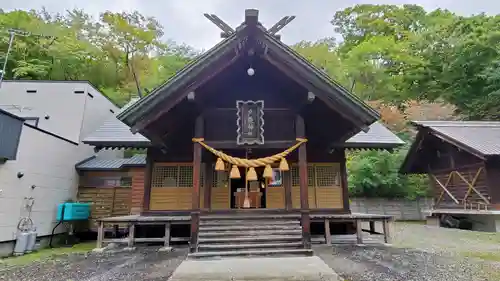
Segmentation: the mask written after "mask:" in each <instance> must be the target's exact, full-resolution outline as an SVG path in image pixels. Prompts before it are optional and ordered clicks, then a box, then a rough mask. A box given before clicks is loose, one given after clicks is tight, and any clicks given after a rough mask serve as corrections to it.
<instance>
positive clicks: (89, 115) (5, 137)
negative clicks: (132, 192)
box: [0, 81, 123, 255]
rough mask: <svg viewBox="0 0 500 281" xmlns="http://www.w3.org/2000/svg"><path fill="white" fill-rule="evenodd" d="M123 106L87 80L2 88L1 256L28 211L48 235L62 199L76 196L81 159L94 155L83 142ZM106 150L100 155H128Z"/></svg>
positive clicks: (4, 85)
mask: <svg viewBox="0 0 500 281" xmlns="http://www.w3.org/2000/svg"><path fill="white" fill-rule="evenodd" d="M117 111H118V107H117V106H116V105H114V104H113V103H112V102H111V101H110V100H108V99H107V98H106V97H105V96H104V95H103V94H101V93H100V92H99V91H98V90H97V89H96V88H95V87H93V86H92V85H91V84H90V83H89V82H86V81H60V82H59V81H4V82H3V83H2V85H1V88H0V255H2V254H10V253H11V252H12V249H13V248H12V247H13V244H14V243H13V240H14V239H15V236H16V232H17V224H18V222H19V220H20V219H21V218H22V217H25V216H27V215H28V212H27V210H26V207H25V205H26V203H27V201H28V200H29V199H30V198H32V201H33V202H34V204H33V207H32V213H31V218H32V219H33V221H34V223H35V225H36V227H37V231H38V234H39V235H40V236H47V235H49V234H50V233H51V231H52V228H53V227H54V225H55V223H56V221H55V218H56V209H57V205H58V204H59V203H62V202H64V201H66V200H68V199H75V198H76V192H77V187H78V175H77V173H76V170H75V164H76V163H78V162H80V161H82V160H83V159H86V158H89V157H91V156H93V155H95V153H94V149H93V148H92V147H91V146H89V145H86V144H83V143H82V142H81V141H82V140H83V139H84V138H85V137H86V136H87V135H89V134H90V133H92V132H93V131H95V130H96V129H97V128H98V127H99V126H100V125H101V124H102V122H103V120H106V119H108V118H110V117H112V116H114V114H115V112H117ZM122 155H123V152H121V151H103V152H100V153H99V155H98V157H103V158H108V157H110V158H116V157H122Z"/></svg>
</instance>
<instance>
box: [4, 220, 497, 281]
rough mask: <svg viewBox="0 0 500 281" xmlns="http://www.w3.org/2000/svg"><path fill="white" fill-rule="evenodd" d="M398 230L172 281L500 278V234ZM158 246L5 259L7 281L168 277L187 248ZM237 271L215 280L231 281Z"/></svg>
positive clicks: (203, 265) (201, 264) (214, 267)
mask: <svg viewBox="0 0 500 281" xmlns="http://www.w3.org/2000/svg"><path fill="white" fill-rule="evenodd" d="M394 234H395V237H394V241H393V246H392V247H389V246H383V245H378V246H377V245H366V246H364V247H359V246H353V245H350V246H349V245H347V246H334V247H332V246H326V245H315V246H314V248H315V253H316V254H317V255H318V257H312V258H309V259H307V258H302V259H303V260H301V258H299V259H296V260H293V261H292V260H286V259H285V258H283V259H275V260H271V259H264V258H261V259H252V260H249V259H247V260H243V259H241V260H239V261H232V262H230V263H229V264H230V265H231V268H228V267H227V266H225V265H223V264H222V263H218V262H216V261H214V262H212V261H187V262H185V263H183V264H182V265H181V266H180V267H179V270H178V271H177V272H176V273H174V275H173V276H172V281H178V280H186V279H182V277H183V276H184V277H186V275H183V274H185V273H186V272H188V271H191V272H192V271H193V269H195V268H198V269H200V270H201V271H202V275H204V276H205V277H207V278H208V277H211V276H210V272H212V273H214V272H216V271H219V272H221V271H224V270H231V272H232V274H233V275H230V276H233V277H237V278H238V279H233V280H242V279H239V278H240V277H241V278H243V277H245V276H243V275H245V274H247V276H246V277H245V278H246V279H243V280H252V279H248V277H252V278H254V277H256V276H255V275H256V274H260V275H263V276H264V278H265V279H261V280H273V279H272V278H274V277H276V276H278V275H279V274H281V276H280V278H281V279H276V278H275V279H274V280H276V281H277V280H281V281H284V280H301V279H290V277H291V276H290V275H294V274H292V272H293V271H295V272H297V270H298V271H301V270H304V271H303V274H305V275H307V274H310V273H311V272H316V273H319V272H322V273H324V275H323V277H322V278H323V279H316V280H329V279H325V277H326V276H330V277H331V276H333V275H328V274H330V273H331V270H330V269H329V268H328V267H330V268H331V269H333V271H335V272H336V273H337V274H338V275H340V277H341V278H343V279H341V280H349V281H372V280H377V281H403V280H405V281H427V280H429V281H431V280H432V281H455V280H457V281H458V280H460V281H462V280H467V281H498V280H500V233H481V232H470V231H460V230H454V229H444V228H435V227H427V226H424V225H421V224H408V223H398V224H396V226H395V229H394ZM157 249H158V247H150V248H139V249H138V250H137V251H135V252H125V253H117V254H104V255H98V254H85V255H82V254H78V255H69V256H59V257H56V258H50V259H49V258H47V259H44V260H43V261H39V262H34V263H32V264H29V265H26V266H22V267H16V268H5V267H2V265H1V263H0V280H2V281H3V280H16V281H17V280H23V281H34V280H36V281H45V280H49V281H70V280H71V281H101V280H102V281H132V280H144V281H160V280H161V281H166V280H168V278H169V277H170V276H171V275H172V274H173V272H174V270H175V269H176V268H177V267H178V266H179V265H180V264H181V263H182V261H183V260H185V257H186V253H187V249H185V248H181V249H176V251H174V252H172V253H158V252H156V250H157ZM319 259H321V260H322V261H323V262H322V261H321V260H319ZM226 265H227V263H226ZM256 268H257V269H256ZM207 270H208V272H207ZM183 272H184V273H183ZM252 274H253V275H252ZM213 276H214V275H212V277H213ZM230 276H229V275H228V276H226V279H224V278H222V277H221V278H219V279H215V280H228V281H229V280H231V279H230ZM310 276H311V277H308V278H306V279H305V280H315V279H314V278H316V277H315V276H314V275H310ZM188 277H189V279H187V280H190V281H191V280H193V281H196V280H203V279H194V277H193V275H189V276H188ZM295 277H297V276H295ZM179 278H181V279H179ZM318 278H319V274H318ZM332 278H333V277H332ZM205 280H207V279H205ZM208 280H210V279H208ZM212 280H213V279H212ZM253 280H256V279H255V278H254V279H253ZM257 280H258V279H257ZM302 280H304V279H302ZM330 280H331V279H330Z"/></svg>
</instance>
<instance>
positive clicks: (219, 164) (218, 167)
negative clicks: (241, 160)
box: [215, 158, 226, 171]
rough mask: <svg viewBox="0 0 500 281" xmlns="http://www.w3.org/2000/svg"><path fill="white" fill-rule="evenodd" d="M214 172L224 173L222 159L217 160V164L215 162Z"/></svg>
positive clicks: (224, 168)
mask: <svg viewBox="0 0 500 281" xmlns="http://www.w3.org/2000/svg"><path fill="white" fill-rule="evenodd" d="M215 170H216V171H225V170H226V167H225V165H224V161H222V159H220V158H217V162H215Z"/></svg>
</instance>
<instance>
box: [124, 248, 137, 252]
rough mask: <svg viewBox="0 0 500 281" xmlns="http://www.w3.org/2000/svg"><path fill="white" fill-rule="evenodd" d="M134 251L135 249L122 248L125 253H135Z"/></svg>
mask: <svg viewBox="0 0 500 281" xmlns="http://www.w3.org/2000/svg"><path fill="white" fill-rule="evenodd" d="M135 249H136V248H135V247H125V248H123V251H125V252H133V251H135Z"/></svg>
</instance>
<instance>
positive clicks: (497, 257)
mask: <svg viewBox="0 0 500 281" xmlns="http://www.w3.org/2000/svg"><path fill="white" fill-rule="evenodd" d="M464 255H465V256H466V257H469V258H476V259H482V260H485V261H493V262H500V253H498V252H467V253H464Z"/></svg>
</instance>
